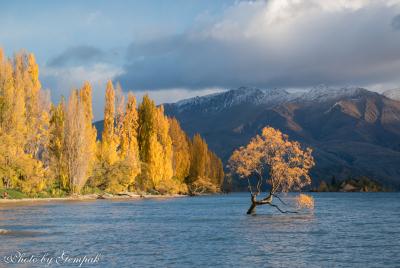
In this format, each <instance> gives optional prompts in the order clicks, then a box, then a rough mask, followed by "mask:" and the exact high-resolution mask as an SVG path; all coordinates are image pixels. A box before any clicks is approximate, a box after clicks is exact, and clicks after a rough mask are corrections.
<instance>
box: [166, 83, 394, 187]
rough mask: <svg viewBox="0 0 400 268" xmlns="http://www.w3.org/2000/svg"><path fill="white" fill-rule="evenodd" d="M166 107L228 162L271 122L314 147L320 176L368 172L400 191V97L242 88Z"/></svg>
mask: <svg viewBox="0 0 400 268" xmlns="http://www.w3.org/2000/svg"><path fill="white" fill-rule="evenodd" d="M164 107H165V111H166V113H167V114H168V115H169V116H174V117H176V118H177V119H178V120H179V121H180V122H181V124H182V127H183V129H184V130H185V131H187V133H188V134H190V135H193V134H194V133H196V132H199V133H200V134H202V135H203V136H204V137H205V138H206V140H207V141H208V143H209V146H210V147H211V149H212V150H214V151H216V152H217V154H219V156H220V157H222V158H223V160H225V161H226V160H227V159H228V158H229V156H230V154H231V153H232V151H233V150H234V149H235V148H237V147H239V146H241V145H244V144H246V143H247V142H248V141H249V139H250V138H251V137H253V136H254V135H256V134H258V133H259V131H260V130H261V128H262V127H264V126H266V125H270V126H273V127H275V128H278V129H280V130H282V131H283V132H285V133H287V134H289V135H290V137H291V138H293V139H296V140H299V141H301V142H302V143H304V144H306V145H309V146H311V147H313V148H314V155H315V157H316V160H317V166H316V167H315V168H314V170H313V175H314V177H315V178H316V179H317V180H316V181H318V180H326V181H328V180H330V179H331V178H332V176H335V177H336V178H338V179H344V178H347V177H349V176H360V175H365V176H369V177H371V178H373V179H375V180H378V181H380V182H382V183H383V184H384V185H386V186H390V187H395V188H397V189H400V102H399V101H396V100H394V99H391V98H388V97H386V96H385V95H383V94H379V93H376V92H372V91H369V90H367V89H364V88H359V87H346V88H330V87H326V86H317V87H315V88H312V89H310V90H308V91H305V92H289V91H287V90H284V89H259V88H246V87H240V88H238V89H232V90H228V91H225V92H222V93H216V94H212V95H207V96H203V97H195V98H190V99H187V100H183V101H179V102H177V103H173V104H165V105H164ZM316 183H317V182H316Z"/></svg>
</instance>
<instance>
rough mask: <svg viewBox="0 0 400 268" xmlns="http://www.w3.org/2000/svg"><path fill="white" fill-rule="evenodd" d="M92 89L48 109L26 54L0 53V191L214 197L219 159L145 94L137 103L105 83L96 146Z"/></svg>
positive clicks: (31, 58) (32, 59)
mask: <svg viewBox="0 0 400 268" xmlns="http://www.w3.org/2000/svg"><path fill="white" fill-rule="evenodd" d="M97 136H98V135H97V131H96V128H95V127H94V125H93V111H92V87H91V85H90V83H89V82H84V84H83V85H82V87H81V88H79V89H73V90H71V92H70V95H69V96H68V97H67V98H64V97H62V98H61V100H60V102H59V103H57V104H54V103H52V102H51V100H50V93H49V91H48V90H43V89H42V86H41V83H40V80H39V67H38V64H37V63H36V60H35V56H34V55H33V54H32V53H27V52H24V51H22V52H18V53H16V54H15V55H14V56H13V57H12V58H10V57H6V55H5V54H4V52H3V50H2V49H1V48H0V189H10V190H16V191H18V192H21V193H23V194H25V195H27V196H30V197H58V196H66V195H72V194H85V193H94V192H108V193H120V192H127V191H129V192H138V193H139V192H140V193H151V194H170V193H171V194H174V193H179V194H198V193H209V192H219V191H220V188H221V185H222V183H223V179H224V170H223V165H222V162H221V160H220V159H219V158H218V156H217V155H216V154H215V153H214V152H212V151H211V150H210V149H209V148H208V145H207V143H206V141H205V140H204V139H203V138H202V137H201V136H200V135H199V134H196V135H194V136H193V138H190V137H188V135H187V134H186V133H185V132H184V131H183V130H182V129H181V127H180V124H179V122H178V121H177V120H176V119H175V118H169V117H167V116H166V115H165V114H164V109H163V106H162V105H161V106H157V105H156V104H155V102H154V101H153V100H151V99H150V98H149V96H147V95H145V96H144V97H143V100H142V101H141V102H140V103H137V101H136V98H135V96H134V94H133V93H132V92H129V93H128V94H124V93H123V91H122V88H121V86H120V85H119V84H118V83H116V84H114V83H113V82H112V81H111V80H110V81H108V83H107V85H106V93H105V107H104V129H103V132H102V133H101V139H97Z"/></svg>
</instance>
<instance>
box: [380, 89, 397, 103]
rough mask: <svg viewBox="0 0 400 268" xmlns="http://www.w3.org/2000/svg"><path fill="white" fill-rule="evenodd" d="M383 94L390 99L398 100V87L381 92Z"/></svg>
mask: <svg viewBox="0 0 400 268" xmlns="http://www.w3.org/2000/svg"><path fill="white" fill-rule="evenodd" d="M383 95H385V96H386V97H388V98H390V99H393V100H398V101H400V88H397V89H390V90H387V91H385V92H383Z"/></svg>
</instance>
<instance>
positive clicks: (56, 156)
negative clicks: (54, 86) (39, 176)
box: [48, 98, 69, 191]
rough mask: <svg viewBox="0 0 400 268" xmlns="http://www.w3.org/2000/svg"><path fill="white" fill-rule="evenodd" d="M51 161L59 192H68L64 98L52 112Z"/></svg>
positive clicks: (52, 108) (49, 147) (53, 107)
mask: <svg viewBox="0 0 400 268" xmlns="http://www.w3.org/2000/svg"><path fill="white" fill-rule="evenodd" d="M48 151H49V161H50V170H51V172H52V175H53V176H54V179H55V187H56V188H57V189H58V190H65V191H68V190H69V189H68V187H69V185H68V174H67V166H66V158H65V102H64V98H62V100H61V101H60V103H59V104H58V105H57V106H54V105H53V106H52V107H51V111H50V130H49V144H48Z"/></svg>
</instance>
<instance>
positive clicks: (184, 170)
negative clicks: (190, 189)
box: [169, 118, 190, 182]
mask: <svg viewBox="0 0 400 268" xmlns="http://www.w3.org/2000/svg"><path fill="white" fill-rule="evenodd" d="M169 135H170V137H171V140H172V148H173V158H172V166H173V170H174V177H175V178H177V179H178V180H179V181H180V182H185V179H186V178H187V177H188V175H189V169H190V144H189V142H190V141H189V138H188V137H187V135H186V133H185V132H184V131H183V130H182V128H181V126H180V124H179V122H178V120H176V119H175V118H170V119H169Z"/></svg>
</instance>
